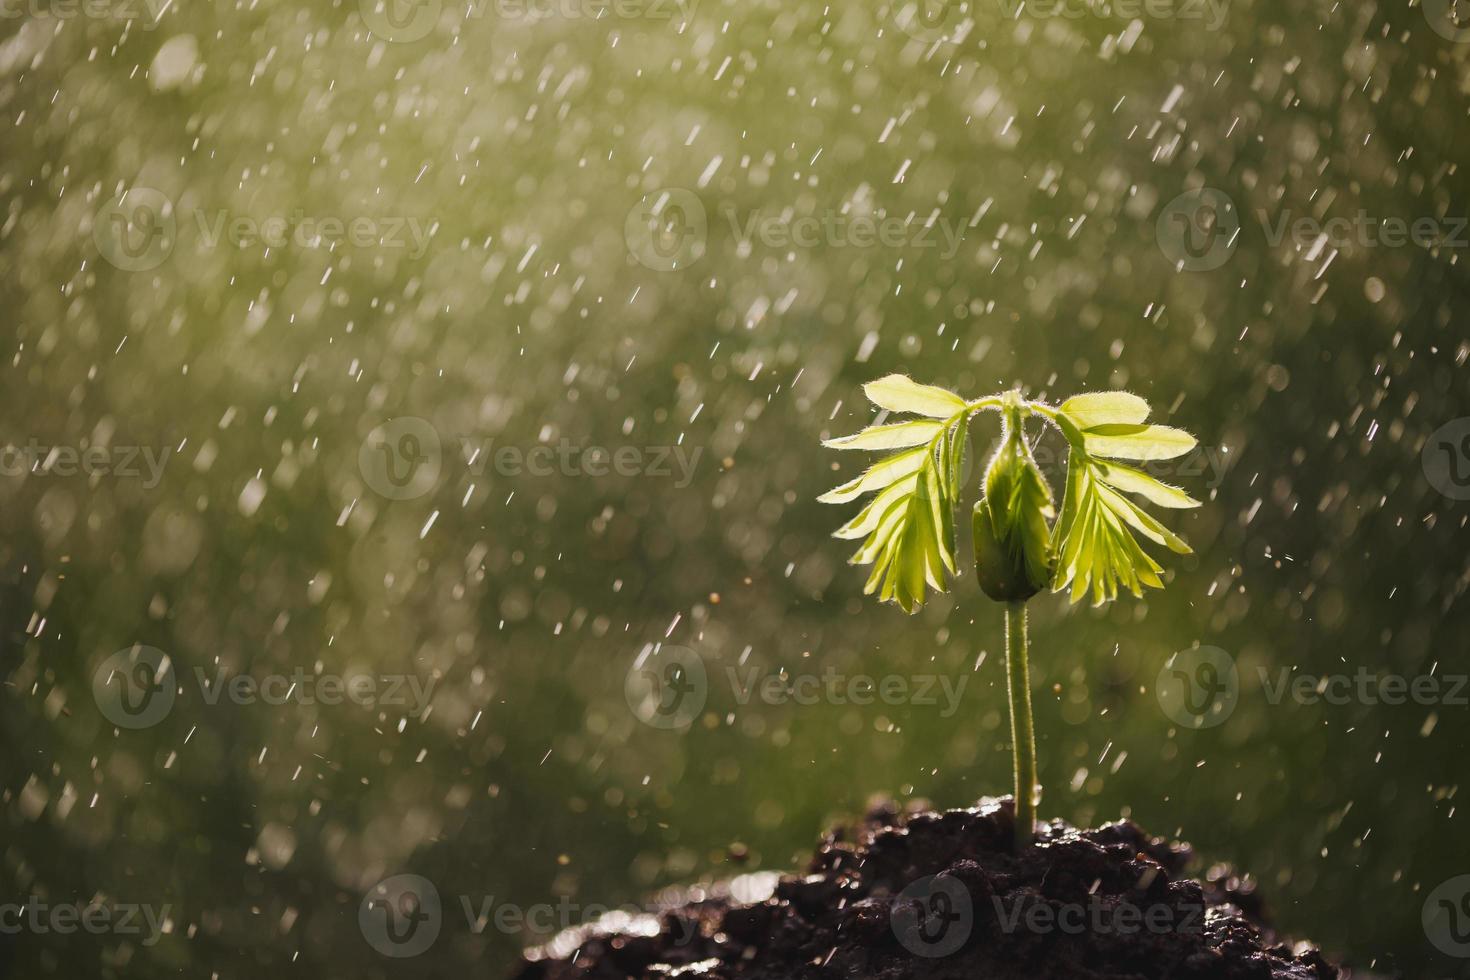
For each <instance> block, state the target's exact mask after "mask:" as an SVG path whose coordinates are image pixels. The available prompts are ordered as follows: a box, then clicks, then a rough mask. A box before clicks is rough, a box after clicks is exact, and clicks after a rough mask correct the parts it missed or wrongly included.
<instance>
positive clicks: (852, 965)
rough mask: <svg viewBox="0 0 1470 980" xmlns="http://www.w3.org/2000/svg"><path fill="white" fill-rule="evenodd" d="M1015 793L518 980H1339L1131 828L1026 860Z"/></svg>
mask: <svg viewBox="0 0 1470 980" xmlns="http://www.w3.org/2000/svg"><path fill="white" fill-rule="evenodd" d="M1012 814H1013V809H1012V804H1011V801H1010V800H1009V799H1003V800H983V801H981V803H980V805H979V806H977V807H974V808H970V809H964V810H951V811H948V812H943V813H938V812H932V811H917V812H907V813H904V812H899V811H898V810H897V809H896V808H895V807H893V806H891V805H883V806H880V807H878V808H875V809H874V810H873V811H872V812H870V813H869V814H868V815H867V817H866V818H865V819H864V821H863V822H862V823H861V824H859V825H858V826H856V827H853V828H848V829H844V830H838V831H834V832H832V833H831V834H829V835H828V836H827V837H826V838H825V839H824V840H823V841H822V842H821V844H820V846H819V847H818V850H817V852H816V854H815V855H814V857H813V858H812V861H811V863H810V866H809V867H808V868H807V871H806V873H805V874H802V875H780V876H777V875H773V874H764V875H759V874H758V875H745V876H742V877H739V878H735V879H731V880H730V881H728V882H723V883H721V884H718V885H714V886H708V887H705V888H695V889H689V890H688V892H687V893H686V895H685V897H684V900H682V901H681V902H679V903H678V904H674V905H670V906H668V907H666V908H663V909H662V910H661V911H660V912H658V913H657V914H649V915H632V916H629V915H612V916H606V917H604V918H603V919H602V920H600V921H599V922H597V923H594V924H593V925H590V926H584V927H580V928H578V929H573V930H568V931H567V932H565V933H562V934H561V935H559V936H557V937H556V938H555V939H554V940H553V941H552V942H550V943H549V944H547V945H546V946H543V947H541V948H539V949H535V950H531V951H529V952H528V953H527V954H526V958H525V960H524V961H523V963H522V964H521V966H520V968H519V969H518V971H517V973H516V975H515V980H622V978H659V980H663V978H675V977H683V978H690V980H692V978H696V977H700V978H710V980H787V978H806V980H826V978H832V980H839V978H873V980H908V978H916V980H918V978H923V980H945V978H955V980H958V978H966V980H1273V978H1283V980H1285V978H1289V980H1338V978H1339V977H1340V976H1345V975H1343V974H1339V972H1338V970H1337V968H1336V967H1334V966H1333V965H1331V964H1330V963H1328V962H1327V960H1326V959H1324V958H1323V957H1322V956H1321V954H1319V953H1318V952H1317V951H1316V950H1315V949H1313V948H1311V947H1309V946H1306V945H1298V946H1292V945H1289V944H1287V943H1284V942H1282V941H1280V940H1278V939H1277V938H1276V937H1275V935H1274V934H1273V933H1272V932H1271V931H1270V929H1269V928H1268V927H1267V926H1266V925H1265V923H1264V915H1263V910H1262V907H1261V903H1260V901H1259V900H1258V898H1257V896H1256V894H1255V890H1254V886H1253V884H1252V883H1251V882H1249V881H1243V880H1241V879H1240V878H1237V877H1236V876H1235V875H1234V874H1232V873H1231V872H1230V871H1229V870H1228V869H1226V868H1223V867H1217V868H1212V869H1210V870H1209V871H1208V872H1207V873H1205V875H1204V876H1203V878H1202V879H1198V880H1197V879H1193V878H1189V877H1186V876H1185V873H1186V869H1187V868H1188V866H1189V865H1190V862H1191V857H1192V855H1191V852H1190V849H1189V846H1188V845H1186V844H1180V843H1177V842H1175V843H1169V842H1165V841H1164V840H1162V839H1161V838H1157V837H1149V836H1148V835H1147V834H1145V833H1144V832H1143V831H1142V830H1140V829H1139V828H1138V826H1137V825H1135V824H1133V823H1131V822H1128V821H1122V822H1119V823H1113V824H1108V825H1107V826H1105V827H1099V828H1097V829H1094V830H1078V829H1076V828H1074V827H1070V826H1067V825H1066V824H1064V823H1061V822H1060V821H1056V822H1052V823H1050V824H1047V825H1044V826H1043V827H1042V828H1040V830H1039V833H1038V835H1037V837H1036V840H1035V843H1034V844H1033V845H1032V846H1030V847H1027V848H1025V849H1024V850H1023V851H1022V852H1021V853H1019V854H1018V853H1017V852H1016V850H1015V848H1014V846H1013V844H1012V826H1013V820H1012Z"/></svg>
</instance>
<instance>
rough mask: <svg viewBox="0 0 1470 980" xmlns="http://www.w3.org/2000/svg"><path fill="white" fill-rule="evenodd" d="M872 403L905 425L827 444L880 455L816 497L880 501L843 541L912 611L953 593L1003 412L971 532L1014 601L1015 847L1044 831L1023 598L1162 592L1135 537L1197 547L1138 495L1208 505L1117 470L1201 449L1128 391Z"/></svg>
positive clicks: (908, 385)
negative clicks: (1054, 482) (973, 454)
mask: <svg viewBox="0 0 1470 980" xmlns="http://www.w3.org/2000/svg"><path fill="white" fill-rule="evenodd" d="M863 390H864V391H865V392H866V393H867V396H868V400H869V401H871V402H872V403H873V404H874V405H877V406H878V407H879V408H881V409H884V410H886V411H887V412H891V413H897V414H900V415H905V416H913V417H911V418H904V419H903V420H901V421H896V422H885V423H884V424H880V425H873V426H869V427H868V428H866V429H864V430H863V431H861V432H859V433H857V434H856V435H851V436H844V437H842V438H840V439H831V440H828V441H827V442H826V443H824V445H826V446H827V447H829V448H831V449H865V450H871V451H877V452H883V453H885V454H886V455H884V456H883V457H882V458H881V459H879V460H878V462H876V463H874V464H873V465H872V466H870V467H868V469H866V470H864V471H863V473H862V475H860V476H859V477H857V479H855V480H852V481H850V482H848V483H844V484H843V485H842V486H840V487H837V488H836V489H834V490H832V491H830V492H828V493H825V494H823V495H822V496H821V497H819V498H817V499H819V500H821V501H822V502H824V503H830V504H842V503H847V502H849V501H852V500H856V499H858V498H859V497H862V496H864V495H866V494H870V493H871V494H876V496H874V497H873V499H872V500H870V501H869V502H868V503H867V505H866V506H865V507H864V508H863V509H862V511H861V512H860V513H859V514H858V515H857V516H856V517H855V518H853V519H852V520H851V521H849V522H848V523H847V524H844V525H843V526H842V527H841V528H839V529H838V530H837V531H836V532H835V534H834V536H835V537H838V538H848V539H853V540H861V541H862V546H861V547H860V548H858V550H857V553H856V554H854V555H853V556H852V558H851V559H850V561H851V563H852V564H855V565H872V566H873V571H872V574H871V575H870V576H869V577H868V582H867V586H866V587H865V588H864V590H863V591H864V592H865V593H867V594H873V593H877V594H878V596H879V598H880V599H882V600H883V601H885V602H888V601H891V602H896V603H898V605H899V606H901V607H902V608H903V609H904V610H905V611H906V612H909V613H914V612H917V611H918V610H919V608H920V607H921V606H922V605H923V603H924V599H925V596H926V594H927V591H928V590H929V589H933V590H935V591H937V592H944V591H945V587H946V582H947V581H948V579H949V578H951V577H954V576H956V575H957V574H958V571H957V566H956V561H955V511H956V509H957V507H958V506H959V503H960V497H961V491H962V487H961V486H960V484H961V476H960V474H961V472H962V469H963V465H964V454H965V442H966V436H967V433H968V429H969V424H970V421H971V419H973V418H974V417H975V416H976V415H978V414H979V413H981V412H984V411H995V412H999V413H1000V416H1001V434H1000V441H999V443H998V445H997V446H996V449H995V452H994V453H993V454H992V455H991V457H990V461H989V463H988V464H987V465H986V467H985V475H984V479H983V481H982V494H981V497H980V499H979V500H978V501H976V502H975V506H974V510H973V512H972V514H971V518H970V528H971V533H972V535H973V539H974V544H975V575H976V578H977V579H978V581H979V583H980V588H981V590H982V591H983V592H984V593H985V594H986V595H987V596H989V597H990V598H991V599H994V600H995V601H997V602H1003V603H1005V635H1006V683H1007V687H1008V689H1009V694H1010V709H1011V744H1012V748H1013V751H1014V756H1015V776H1016V790H1015V792H1016V840H1017V845H1018V846H1025V845H1026V844H1028V843H1029V842H1030V841H1031V840H1032V838H1033V837H1034V835H1035V829H1036V804H1037V800H1038V798H1039V795H1040V786H1039V785H1038V783H1037V779H1036V735H1035V728H1034V725H1033V723H1032V717H1031V688H1030V678H1029V673H1028V666H1027V665H1028V655H1029V651H1028V645H1029V637H1028V636H1027V625H1026V601H1027V600H1028V599H1030V598H1031V597H1032V596H1034V595H1036V594H1037V593H1038V592H1040V591H1042V590H1043V589H1046V588H1050V589H1051V590H1052V591H1054V592H1060V591H1062V590H1064V589H1069V590H1070V593H1071V600H1072V602H1077V601H1078V600H1080V599H1081V598H1083V596H1085V595H1087V594H1088V593H1089V592H1090V593H1091V595H1092V602H1093V605H1101V604H1102V603H1104V602H1109V601H1111V600H1113V599H1115V598H1117V596H1118V589H1119V587H1120V586H1121V587H1122V588H1125V589H1127V590H1128V591H1129V592H1131V593H1133V595H1135V596H1141V595H1142V594H1143V589H1144V587H1145V586H1148V587H1153V588H1163V584H1164V583H1163V580H1162V579H1161V578H1160V575H1161V574H1162V573H1163V568H1162V567H1161V566H1160V565H1159V563H1158V562H1156V561H1154V559H1153V558H1152V557H1151V556H1150V555H1149V554H1148V553H1147V552H1146V551H1144V550H1143V546H1142V545H1141V544H1140V543H1139V540H1138V539H1139V537H1140V536H1141V537H1143V538H1146V539H1148V540H1149V541H1152V542H1153V543H1155V544H1159V545H1163V546H1164V547H1166V548H1168V549H1169V550H1171V551H1174V552H1176V553H1178V554H1181V555H1187V554H1189V553H1190V549H1189V546H1188V545H1187V544H1185V543H1184V541H1183V540H1182V539H1181V538H1179V536H1178V535H1176V534H1174V533H1173V532H1171V531H1169V530H1168V529H1167V528H1165V527H1164V526H1163V525H1162V524H1160V523H1159V522H1158V521H1157V520H1155V519H1154V518H1153V517H1152V516H1151V515H1149V513H1148V512H1147V511H1145V510H1144V509H1143V507H1141V506H1140V505H1139V504H1138V503H1136V502H1135V501H1134V500H1133V499H1132V498H1133V497H1135V496H1136V497H1139V498H1141V499H1142V500H1144V501H1147V502H1149V503H1152V504H1156V505H1158V506H1160V507H1168V508H1188V507H1198V506H1199V501H1197V500H1194V499H1193V498H1191V497H1190V496H1189V495H1188V494H1186V493H1184V492H1183V491H1182V490H1180V489H1179V488H1177V487H1172V486H1169V485H1168V484H1166V483H1163V482H1161V481H1159V480H1156V479H1155V478H1154V477H1152V476H1150V475H1149V474H1148V473H1145V472H1144V471H1143V470H1141V469H1139V468H1137V467H1134V466H1130V465H1127V464H1125V463H1120V462H1118V460H1133V461H1139V462H1147V461H1152V460H1161V459H1173V458H1174V457H1177V456H1182V455H1183V454H1185V453H1187V452H1189V451H1190V450H1191V449H1193V448H1194V447H1195V440H1194V437H1193V436H1191V435H1190V434H1189V433H1187V432H1185V431H1183V430H1182V429H1175V428H1171V427H1169V426H1166V425H1150V424H1148V421H1147V420H1148V416H1149V411H1150V410H1149V405H1148V402H1146V401H1144V400H1143V399H1142V398H1139V397H1138V396H1137V395H1133V394H1129V393H1128V392H1126V391H1103V392H1091V393H1088V394H1083V395H1077V396H1075V397H1073V398H1069V399H1067V400H1066V401H1064V402H1062V403H1061V404H1060V405H1048V404H1046V403H1045V402H1041V401H1030V400H1027V399H1026V398H1024V397H1023V396H1022V394H1021V393H1020V392H1019V391H1007V392H1003V393H1001V394H997V395H990V396H987V397H985V398H979V399H976V400H974V401H966V400H965V399H964V398H961V397H960V396H959V395H957V394H955V393H954V392H952V391H949V390H948V389H945V388H937V387H934V386H932V385H922V384H919V383H917V382H915V381H913V380H912V379H910V378H907V377H904V376H903V375H898V374H890V375H889V376H887V377H885V378H879V379H878V380H877V381H873V382H870V383H868V384H867V385H865V386H864V389H863ZM1033 415H1034V416H1037V417H1039V418H1041V419H1042V420H1044V422H1045V423H1046V424H1049V425H1051V426H1053V427H1055V428H1056V429H1057V430H1058V431H1060V432H1061V434H1062V436H1063V437H1064V438H1065V439H1066V443H1067V476H1066V488H1065V492H1064V493H1063V495H1062V506H1061V511H1060V513H1058V512H1057V510H1056V508H1055V507H1054V506H1053V503H1052V492H1051V488H1050V487H1049V486H1048V485H1047V482H1046V478H1045V477H1044V476H1043V475H1042V473H1041V470H1040V469H1039V468H1038V467H1037V465H1036V460H1035V458H1034V457H1033V456H1032V454H1031V446H1030V445H1029V444H1028V443H1027V441H1026V428H1025V426H1026V421H1027V419H1029V418H1030V417H1031V416H1033Z"/></svg>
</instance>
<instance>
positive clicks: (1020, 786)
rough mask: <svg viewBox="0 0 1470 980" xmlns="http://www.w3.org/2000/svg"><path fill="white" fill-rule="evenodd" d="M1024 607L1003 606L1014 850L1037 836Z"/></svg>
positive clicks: (1020, 604) (1011, 603) (1034, 731)
mask: <svg viewBox="0 0 1470 980" xmlns="http://www.w3.org/2000/svg"><path fill="white" fill-rule="evenodd" d="M1029 647H1030V641H1029V639H1028V638H1027V636H1026V604H1025V603H1024V602H1008V603H1006V686H1007V688H1009V690H1010V696H1011V751H1012V752H1013V754H1014V756H1015V761H1016V850H1017V851H1019V850H1021V849H1022V848H1024V847H1026V846H1027V845H1028V844H1030V843H1031V838H1032V837H1033V836H1035V833H1036V728H1035V726H1034V724H1033V723H1032V721H1031V671H1030V668H1029V667H1028V666H1027V657H1028V656H1029V654H1030V650H1029Z"/></svg>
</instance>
